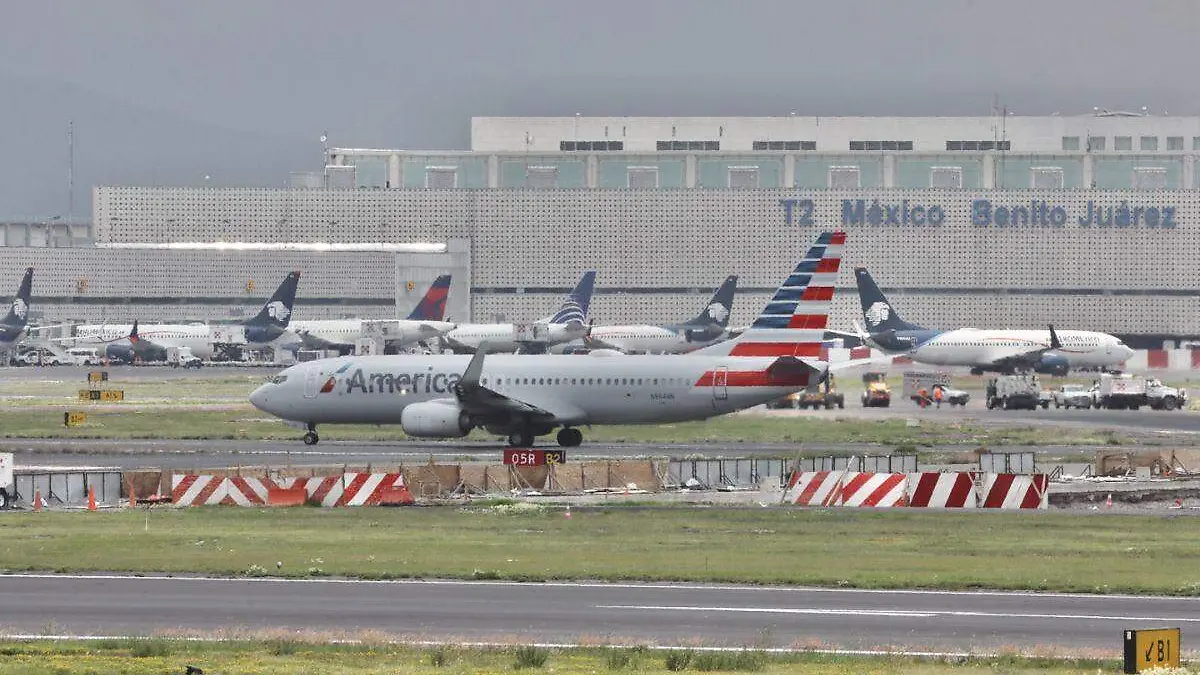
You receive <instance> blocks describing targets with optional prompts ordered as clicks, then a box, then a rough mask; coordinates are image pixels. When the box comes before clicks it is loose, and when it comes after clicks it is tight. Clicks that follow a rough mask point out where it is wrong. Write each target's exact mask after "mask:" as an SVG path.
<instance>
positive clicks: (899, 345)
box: [854, 267, 1133, 375]
mask: <svg viewBox="0 0 1200 675" xmlns="http://www.w3.org/2000/svg"><path fill="white" fill-rule="evenodd" d="M854 276H855V278H856V279H857V281H858V298H859V301H860V302H861V303H862V312H863V319H864V320H865V321H866V332H865V333H863V332H862V331H860V332H859V333H858V334H857V335H856V337H861V338H864V339H865V340H866V341H867V342H868V344H870V345H871V346H874V347H876V348H878V349H880V350H882V351H884V352H887V353H889V354H905V355H907V356H908V357H910V358H911V359H912V360H913V361H916V362H918V363H926V364H931V365H939V366H969V367H970V368H971V372H972V373H973V374H975V375H979V374H981V373H984V372H1001V373H1012V372H1015V371H1021V370H1033V371H1034V372H1038V373H1045V374H1051V375H1065V374H1066V373H1067V372H1068V371H1069V370H1070V369H1071V368H1102V369H1107V370H1112V369H1118V368H1120V367H1121V364H1123V363H1124V362H1125V361H1127V360H1128V359H1129V357H1130V356H1132V355H1133V350H1132V349H1130V348H1129V347H1128V346H1126V345H1125V343H1124V342H1122V341H1121V340H1120V339H1119V338H1117V337H1115V336H1112V335H1109V334H1107V333H1099V332H1095V331H1083V330H1064V331H1055V330H1054V329H1053V328H1050V330H1049V331H1041V330H983V329H978V328H958V329H954V330H933V329H930V328H923V327H921V326H918V325H916V324H912V323H909V322H907V321H905V320H903V319H901V318H900V315H899V314H897V313H896V310H895V308H894V307H892V304H891V303H890V302H888V299H887V298H886V297H885V296H884V295H883V291H881V290H879V286H878V285H876V284H875V280H874V279H872V278H871V274H870V273H869V272H867V270H866V268H863V267H856V268H855V269H854Z"/></svg>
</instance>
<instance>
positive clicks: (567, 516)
mask: <svg viewBox="0 0 1200 675" xmlns="http://www.w3.org/2000/svg"><path fill="white" fill-rule="evenodd" d="M563 518H566V519H567V520H570V519H571V505H570V504H567V512H566V513H564V514H563Z"/></svg>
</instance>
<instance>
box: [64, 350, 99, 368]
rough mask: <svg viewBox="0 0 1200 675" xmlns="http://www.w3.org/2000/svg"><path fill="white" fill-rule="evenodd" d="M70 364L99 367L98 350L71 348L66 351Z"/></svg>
mask: <svg viewBox="0 0 1200 675" xmlns="http://www.w3.org/2000/svg"><path fill="white" fill-rule="evenodd" d="M67 355H68V356H70V358H71V363H74V364H75V365H77V366H98V365H100V350H98V349H96V348H95V347H71V348H70V349H68V350H67Z"/></svg>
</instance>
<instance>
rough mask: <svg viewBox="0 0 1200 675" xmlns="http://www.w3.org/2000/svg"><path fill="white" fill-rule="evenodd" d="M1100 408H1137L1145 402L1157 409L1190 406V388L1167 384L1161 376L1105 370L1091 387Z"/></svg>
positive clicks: (1174, 408) (1175, 408)
mask: <svg viewBox="0 0 1200 675" xmlns="http://www.w3.org/2000/svg"><path fill="white" fill-rule="evenodd" d="M1092 391H1093V399H1094V401H1095V404H1096V406H1097V407H1099V408H1107V409H1109V410H1137V409H1138V408H1140V407H1142V406H1144V405H1146V406H1150V407H1151V408H1154V409H1155V410H1177V409H1179V408H1183V407H1184V406H1186V405H1187V391H1185V390H1183V389H1177V388H1175V387H1168V386H1166V385H1165V384H1163V383H1162V381H1161V380H1159V379H1158V378H1146V377H1143V376H1141V375H1133V374H1130V373H1123V374H1120V375H1113V374H1111V373H1104V374H1102V375H1101V376H1100V380H1099V381H1098V382H1096V384H1095V385H1093V386H1092Z"/></svg>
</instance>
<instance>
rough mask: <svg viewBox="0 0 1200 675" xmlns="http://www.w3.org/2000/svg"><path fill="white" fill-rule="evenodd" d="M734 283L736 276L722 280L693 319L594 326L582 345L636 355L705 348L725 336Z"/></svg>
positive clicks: (680, 352) (735, 282)
mask: <svg viewBox="0 0 1200 675" xmlns="http://www.w3.org/2000/svg"><path fill="white" fill-rule="evenodd" d="M737 280H738V278H737V276H736V275H734V276H730V277H728V278H726V279H725V282H724V283H722V284H721V287H720V288H718V289H717V292H716V293H714V294H713V296H712V299H711V300H709V301H708V302H707V303H706V304H705V305H704V309H702V310H700V314H698V315H697V316H696V317H695V318H694V319H690V320H688V321H686V322H684V323H681V324H678V325H674V326H596V327H594V328H589V329H588V333H587V335H586V336H585V337H584V338H583V344H584V345H585V346H587V347H588V348H591V349H612V350H616V351H619V352H625V353H638V354H685V353H687V352H690V351H695V350H697V349H700V348H702V347H707V346H709V345H711V344H713V343H715V342H717V341H719V340H723V339H725V338H726V337H728V334H727V333H726V329H727V328H728V327H729V313H730V312H731V311H732V309H733V294H734V292H735V291H736V290H737Z"/></svg>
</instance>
